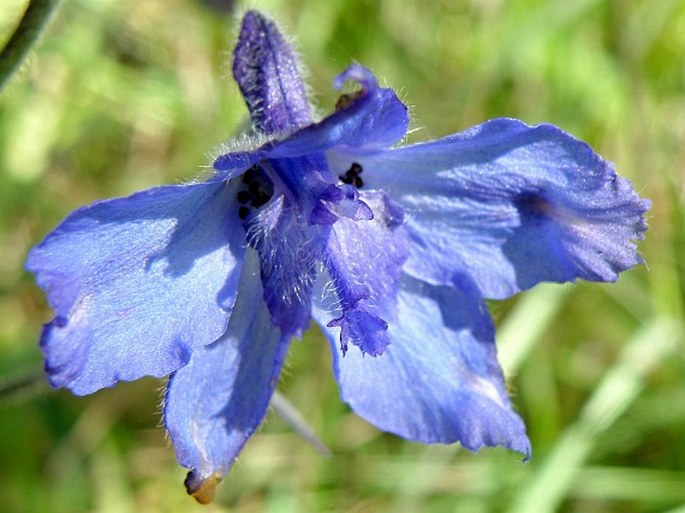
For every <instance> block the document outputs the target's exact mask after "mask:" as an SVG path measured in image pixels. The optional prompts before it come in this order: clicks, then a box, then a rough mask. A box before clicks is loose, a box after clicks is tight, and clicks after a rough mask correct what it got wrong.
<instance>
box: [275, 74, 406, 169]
mask: <svg viewBox="0 0 685 513" xmlns="http://www.w3.org/2000/svg"><path fill="white" fill-rule="evenodd" d="M346 80H354V81H355V82H357V83H358V84H359V85H360V86H361V90H360V91H359V92H358V93H357V94H355V95H348V96H346V97H349V100H348V102H349V103H347V102H346V105H345V106H343V107H341V108H339V110H337V111H336V112H335V113H333V114H331V115H330V116H329V117H327V118H326V119H324V120H323V121H321V122H320V123H317V124H314V125H310V126H308V127H306V128H303V129H302V130H300V131H299V132H297V133H295V134H293V135H292V136H291V137H290V138H288V139H286V140H285V141H283V142H282V143H280V144H278V145H276V146H275V147H274V148H273V149H272V150H271V151H270V153H269V156H270V158H281V157H298V156H302V155H307V154H310V153H316V152H320V151H324V150H326V149H328V148H331V147H333V146H343V147H348V148H355V149H362V148H363V149H381V148H388V147H390V146H392V145H393V144H395V143H397V142H398V141H399V140H400V139H402V138H403V137H404V135H405V133H406V132H407V126H408V125H409V116H408V114H407V107H406V106H405V105H404V104H403V103H402V102H401V101H400V100H399V98H397V95H395V92H394V91H393V90H392V89H389V88H381V87H379V86H378V83H377V82H376V79H375V77H374V76H373V74H372V73H371V72H370V71H369V70H367V69H366V68H363V67H362V66H360V65H358V64H353V65H351V66H350V67H349V68H347V70H345V71H344V72H343V73H342V74H341V75H340V76H339V77H338V79H337V80H336V86H337V87H341V86H342V83H343V82H344V81H346Z"/></svg>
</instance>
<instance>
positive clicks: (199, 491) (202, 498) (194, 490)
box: [183, 470, 223, 504]
mask: <svg viewBox="0 0 685 513" xmlns="http://www.w3.org/2000/svg"><path fill="white" fill-rule="evenodd" d="M222 479H223V476H222V475H221V474H220V473H219V472H214V473H213V474H210V475H209V476H208V477H204V478H203V477H200V475H199V474H198V473H197V472H196V471H195V470H191V471H190V472H188V475H187V476H186V478H185V481H183V484H184V485H185V487H186V492H187V493H188V495H191V496H192V497H193V498H194V499H195V500H196V501H197V502H199V503H200V504H209V503H210V502H212V501H213V500H214V495H215V494H216V487H217V486H218V485H219V483H220V482H221V480H222Z"/></svg>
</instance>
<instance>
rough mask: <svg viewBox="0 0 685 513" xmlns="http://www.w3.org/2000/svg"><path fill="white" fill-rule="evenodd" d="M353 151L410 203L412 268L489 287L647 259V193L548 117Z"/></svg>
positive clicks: (368, 172) (337, 161)
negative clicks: (639, 246) (643, 242)
mask: <svg viewBox="0 0 685 513" xmlns="http://www.w3.org/2000/svg"><path fill="white" fill-rule="evenodd" d="M329 159H330V161H331V163H332V165H333V167H334V169H338V170H343V169H346V168H347V166H349V165H350V162H351V161H355V162H358V163H360V164H361V165H362V166H363V169H364V182H365V184H366V185H365V186H367V187H370V188H377V189H382V190H386V191H388V192H389V193H390V194H391V195H392V196H393V198H394V199H395V200H397V201H398V203H399V204H400V205H401V206H402V208H404V210H405V212H406V214H407V229H408V230H409V233H410V235H411V239H412V254H411V257H410V258H409V261H408V263H407V265H406V266H405V268H404V269H405V271H406V272H409V273H410V274H412V275H413V276H416V277H418V278H421V279H424V280H427V281H429V282H431V283H437V284H449V283H451V282H452V281H453V280H454V279H455V277H459V276H461V275H462V274H464V273H466V274H468V275H469V276H470V277H471V278H472V279H473V280H474V281H475V282H476V283H477V284H478V287H479V288H480V290H481V291H482V293H483V295H484V296H485V297H489V298H493V299H495V298H504V297H508V296H510V295H512V294H514V293H516V292H518V291H520V290H524V289H527V288H529V287H532V286H533V285H535V284H536V283H538V282H541V281H554V282H565V281H572V280H575V279H576V278H583V279H586V280H592V281H614V280H616V279H617V277H618V274H619V273H620V272H622V271H624V270H626V269H628V268H630V267H632V266H634V265H636V264H638V263H641V262H642V260H641V258H640V256H639V255H638V254H637V252H636V247H635V244H634V243H633V241H634V240H635V239H642V238H643V232H644V231H645V229H646V225H645V221H644V217H643V214H644V213H645V211H646V210H647V209H648V208H649V205H650V204H649V202H648V201H645V200H641V199H640V198H639V197H638V196H637V194H636V193H635V191H634V190H633V188H632V187H631V185H630V183H629V182H628V181H627V180H625V179H624V178H621V177H619V176H617V175H616V173H615V172H614V170H613V167H612V165H611V164H610V163H608V162H606V161H604V160H602V159H601V158H600V157H599V156H598V155H597V154H595V153H594V152H593V151H592V150H591V149H590V147H589V146H587V145H586V144H585V143H582V142H580V141H578V140H577V139H574V138H573V137H571V136H570V135H568V134H566V133H564V132H563V131H561V130H559V129H558V128H556V127H554V126H551V125H538V126H533V127H531V126H527V125H525V124H523V123H521V122H520V121H516V120H510V119H497V120H492V121H489V122H487V123H485V124H483V125H480V126H477V127H474V128H472V129H469V130H467V131H465V132H462V133H459V134H455V135H452V136H449V137H446V138H444V139H440V140H437V141H433V142H429V143H426V144H418V145H415V146H408V147H404V148H399V149H396V150H390V151H385V152H378V153H375V154H367V155H361V154H356V155H349V154H348V155H343V154H342V153H340V152H339V153H338V154H334V153H331V154H329Z"/></svg>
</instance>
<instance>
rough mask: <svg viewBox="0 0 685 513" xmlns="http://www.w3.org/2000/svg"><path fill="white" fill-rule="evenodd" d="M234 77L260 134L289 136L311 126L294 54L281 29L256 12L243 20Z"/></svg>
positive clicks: (307, 104)
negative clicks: (283, 134)
mask: <svg viewBox="0 0 685 513" xmlns="http://www.w3.org/2000/svg"><path fill="white" fill-rule="evenodd" d="M233 76H234V77H235V80H236V82H237V83H238V86H239V87H240V91H241V92H242V94H243V98H244V99H245V103H247V106H248V108H249V110H250V115H251V116H252V122H253V123H254V126H255V128H256V129H257V130H258V131H260V132H262V133H265V134H282V133H290V132H292V131H294V130H296V129H297V128H300V127H303V126H306V125H308V124H310V123H311V115H310V113H309V103H308V101H307V92H306V89H305V86H304V83H303V82H302V77H301V76H300V69H299V63H298V61H297V57H296V55H295V52H293V49H292V48H291V46H290V45H289V44H288V43H287V42H286V41H285V39H283V36H282V35H281V33H280V32H279V31H278V27H276V25H275V24H274V23H273V22H272V21H271V20H268V19H266V18H265V17H264V16H262V15H261V14H260V13H258V12H256V11H248V12H246V13H245V16H244V17H243V23H242V27H241V30H240V35H239V36H238V42H237V44H236V47H235V51H234V61H233Z"/></svg>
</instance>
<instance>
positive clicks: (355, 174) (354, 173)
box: [338, 162, 364, 189]
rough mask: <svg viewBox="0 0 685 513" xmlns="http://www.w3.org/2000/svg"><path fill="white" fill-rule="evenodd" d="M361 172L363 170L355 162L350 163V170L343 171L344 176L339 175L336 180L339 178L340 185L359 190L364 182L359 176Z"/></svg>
mask: <svg viewBox="0 0 685 513" xmlns="http://www.w3.org/2000/svg"><path fill="white" fill-rule="evenodd" d="M362 171H364V169H363V168H362V166H361V165H360V164H358V163H357V162H352V165H351V166H350V169H348V170H347V171H345V174H344V175H340V176H339V177H338V178H340V180H341V181H342V183H346V184H347V185H354V186H355V187H356V188H357V189H361V188H362V187H363V186H364V181H363V180H362V178H361V176H359V175H360V174H361V173H362Z"/></svg>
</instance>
